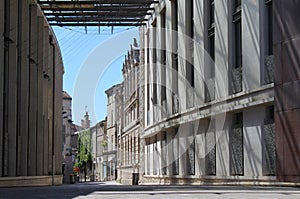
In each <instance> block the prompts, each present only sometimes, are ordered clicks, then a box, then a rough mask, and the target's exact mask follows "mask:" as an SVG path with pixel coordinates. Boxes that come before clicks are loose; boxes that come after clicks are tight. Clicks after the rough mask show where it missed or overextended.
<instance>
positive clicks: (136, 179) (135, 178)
mask: <svg viewBox="0 0 300 199" xmlns="http://www.w3.org/2000/svg"><path fill="white" fill-rule="evenodd" d="M132 185H139V174H138V173H133V174H132Z"/></svg>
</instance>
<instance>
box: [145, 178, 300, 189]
mask: <svg viewBox="0 0 300 199" xmlns="http://www.w3.org/2000/svg"><path fill="white" fill-rule="evenodd" d="M170 184H175V185H176V184H177V185H206V186H228V185H234V186H281V187H299V186H300V183H294V182H279V181H278V180H277V179H276V177H275V176H273V177H268V176H253V177H247V176H242V177H241V176H239V177H236V176H224V178H223V177H222V176H221V177H220V176H218V177H216V176H151V175H146V176H144V177H143V180H142V182H141V185H170Z"/></svg>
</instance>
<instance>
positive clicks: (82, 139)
mask: <svg viewBox="0 0 300 199" xmlns="http://www.w3.org/2000/svg"><path fill="white" fill-rule="evenodd" d="M91 148H92V145H91V132H90V130H89V129H88V130H86V131H84V132H81V133H79V134H78V154H77V160H78V162H77V163H76V164H77V166H78V167H79V168H81V169H82V168H83V167H85V166H86V164H87V163H89V162H91V161H92V154H91Z"/></svg>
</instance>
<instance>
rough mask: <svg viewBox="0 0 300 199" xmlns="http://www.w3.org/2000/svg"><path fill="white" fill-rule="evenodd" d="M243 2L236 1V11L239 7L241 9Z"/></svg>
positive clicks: (240, 0)
mask: <svg viewBox="0 0 300 199" xmlns="http://www.w3.org/2000/svg"><path fill="white" fill-rule="evenodd" d="M241 4H242V0H235V1H234V8H235V11H238V10H239V9H241Z"/></svg>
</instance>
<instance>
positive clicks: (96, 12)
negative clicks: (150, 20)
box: [38, 0, 158, 27]
mask: <svg viewBox="0 0 300 199" xmlns="http://www.w3.org/2000/svg"><path fill="white" fill-rule="evenodd" d="M38 3H39V5H40V6H41V9H42V10H43V12H44V14H45V16H46V17H47V19H48V21H49V24H50V25H52V26H99V27H100V26H141V25H145V21H146V19H145V16H147V15H151V10H153V8H152V7H151V4H153V3H158V1H155V0H94V1H93V0H89V1H87V0H39V1H38Z"/></svg>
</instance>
